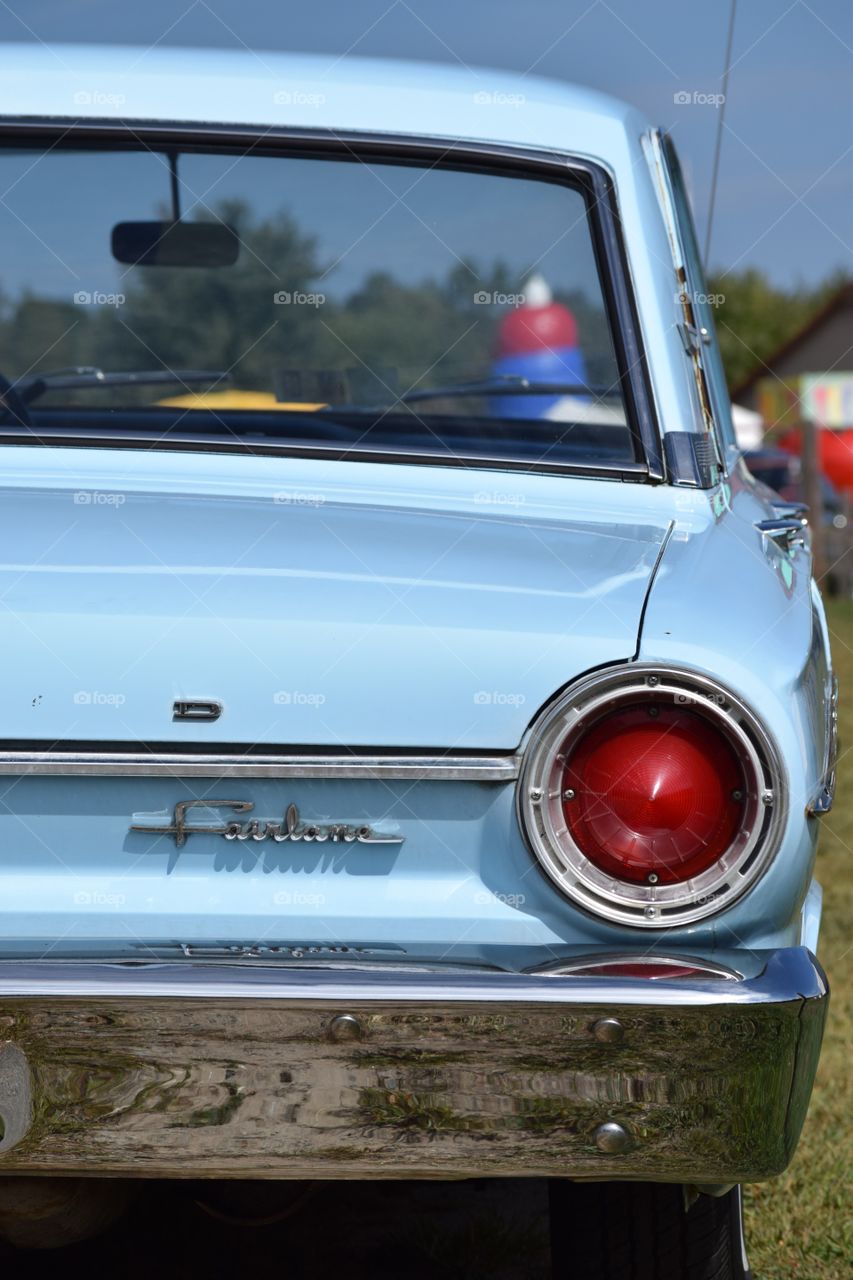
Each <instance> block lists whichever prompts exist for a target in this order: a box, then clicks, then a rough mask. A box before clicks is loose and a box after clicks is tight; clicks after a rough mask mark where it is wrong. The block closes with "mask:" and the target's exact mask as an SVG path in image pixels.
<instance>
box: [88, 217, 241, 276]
mask: <svg viewBox="0 0 853 1280" xmlns="http://www.w3.org/2000/svg"><path fill="white" fill-rule="evenodd" d="M112 251H113V257H114V258H116V259H117V260H118V261H119V262H124V263H127V264H128V265H129V266H133V267H231V266H233V265H234V263H235V262H236V261H237V257H238V254H239V252H240V241H239V238H238V236H237V233H236V231H235V230H234V228H233V227H228V226H226V225H225V224H224V223H222V222H180V221H175V222H118V223H116V225H115V226H114V227H113V232H112Z"/></svg>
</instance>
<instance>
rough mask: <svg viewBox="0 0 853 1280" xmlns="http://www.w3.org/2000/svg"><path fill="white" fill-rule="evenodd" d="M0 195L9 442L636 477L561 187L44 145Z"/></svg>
mask: <svg viewBox="0 0 853 1280" xmlns="http://www.w3.org/2000/svg"><path fill="white" fill-rule="evenodd" d="M0 190H2V191H3V192H5V193H6V194H5V196H4V198H3V200H2V201H0V233H2V240H0V243H2V246H3V247H2V267H0V346H2V356H0V374H2V375H3V378H4V379H5V380H6V383H7V384H8V383H11V384H12V394H11V395H8V394H7V395H6V397H5V404H6V408H5V410H4V418H3V419H2V420H0V421H2V423H3V425H8V422H9V419H10V417H11V418H13V419H15V420H16V421H18V422H19V423H21V424H24V423H25V422H26V424H27V425H31V426H32V427H34V428H37V427H39V426H40V425H45V424H47V425H51V426H52V427H63V426H67V427H68V428H69V429H77V428H79V426H80V424H81V422H85V424H86V425H87V427H90V428H91V427H93V426H96V427H98V428H101V429H103V430H104V431H105V433H108V432H109V431H110V430H111V429H113V428H119V427H121V426H122V425H132V426H133V427H134V428H135V429H136V430H137V431H139V430H144V429H146V428H147V427H148V426H150V429H151V430H152V431H155V432H157V433H158V435H159V436H160V437H162V439H163V440H164V441H167V440H168V436H169V433H170V432H171V431H177V430H181V431H183V432H187V431H195V432H199V433H203V434H212V435H213V436H216V435H217V433H218V434H220V435H222V434H227V435H228V436H229V437H231V436H234V435H240V434H241V433H244V434H245V433H246V432H249V433H254V434H255V435H258V434H260V435H264V436H268V437H275V438H276V439H279V440H281V441H284V442H285V443H286V442H287V441H288V440H290V441H293V442H303V443H304V442H309V443H313V444H323V443H325V442H330V441H332V442H338V443H339V444H340V443H343V444H345V445H347V447H352V448H354V449H360V448H365V447H369V448H371V449H374V450H375V449H379V450H383V449H384V450H391V451H393V450H394V449H395V448H398V449H405V450H410V451H411V450H414V451H418V450H421V451H425V452H427V453H430V454H441V453H447V454H450V455H453V456H454V457H455V456H458V457H460V458H464V457H466V456H471V457H475V458H476V457H487V458H498V459H501V458H517V459H522V460H526V461H528V462H530V463H532V464H534V465H535V464H536V463H537V462H541V461H547V462H561V461H567V462H570V463H571V462H578V463H583V462H584V461H590V462H593V463H603V464H614V465H618V464H619V463H620V462H623V461H624V462H631V461H633V460H635V459H636V458H637V457H638V453H637V447H636V445H635V443H634V439H633V437H632V433H631V432H630V430H629V429H628V426H627V425H626V417H625V411H624V407H623V403H622V398H621V394H620V377H619V370H618V367H617V361H616V357H615V355H614V346H613V341H612V336H611V330H610V326H609V320H608V315H607V310H606V307H605V302H604V296H603V291H602V284H601V280H600V276H599V269H598V265H597V257H596V253H595V250H594V246H593V236H592V230H591V225H590V212H589V209H588V197H587V196H586V195H585V194H584V192H583V191H582V190H581V189H580V188H576V187H574V186H571V185H568V184H567V183H566V182H562V181H561V182H559V183H558V182H555V181H549V180H545V179H541V180H540V179H533V178H530V177H527V176H516V175H514V174H509V173H496V172H484V171H469V170H463V169H451V168H446V167H441V166H436V165H434V164H429V165H427V164H424V165H423V166H422V167H417V166H416V165H411V164H405V165H403V164H395V163H384V162H373V161H371V162H369V163H368V162H366V161H364V160H357V159H355V158H354V157H353V156H351V155H349V154H348V153H342V155H341V157H340V158H334V159H333V158H328V157H326V158H317V157H311V158H309V157H306V156H304V155H300V156H296V155H291V156H281V155H275V156H272V155H266V154H264V155H258V154H233V153H227V154H216V153H212V152H207V151H206V152H201V151H188V152H185V153H181V154H177V153H175V152H167V151H161V152H158V151H154V150H152V149H150V148H147V149H138V150H130V149H121V150H120V149H116V150H105V149H102V148H99V149H92V150H88V151H83V150H79V149H74V150H71V149H66V148H64V147H58V146H57V147H54V148H52V149H47V150H45V151H43V152H36V151H33V150H21V149H14V148H12V149H7V150H5V151H3V152H0Z"/></svg>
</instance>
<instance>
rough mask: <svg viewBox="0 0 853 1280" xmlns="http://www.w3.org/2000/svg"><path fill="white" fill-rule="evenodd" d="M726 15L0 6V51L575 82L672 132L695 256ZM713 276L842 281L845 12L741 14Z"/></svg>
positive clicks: (178, 2) (516, 6)
mask: <svg viewBox="0 0 853 1280" xmlns="http://www.w3.org/2000/svg"><path fill="white" fill-rule="evenodd" d="M728 10H729V4H728V0H714V3H710V4H709V3H706V4H704V5H700V4H689V3H688V4H685V3H684V0H645V3H637V0H313V2H312V3H304V0H300V3H294V2H293V0H210V3H208V2H207V0H145V3H144V4H138V5H137V4H134V5H132V6H131V5H130V4H128V3H127V2H126V0H0V40H16V41H17V40H43V41H47V42H50V41H69V40H73V41H96V42H99V43H104V42H106V43H109V42H115V43H126V44H134V45H140V46H142V47H145V46H150V45H152V44H155V43H156V44H163V45H216V46H220V47H222V46H225V47H229V46H231V47H235V48H241V47H246V46H248V47H250V48H255V49H259V50H262V49H286V50H300V51H311V52H328V53H330V54H334V55H341V54H353V55H357V54H362V55H370V56H374V57H377V56H378V57H395V56H396V57H406V58H417V59H423V60H435V61H444V62H451V63H453V62H456V63H459V62H461V63H465V64H468V65H472V66H473V65H487V66H495V67H506V68H510V69H512V70H514V71H522V72H529V73H531V74H539V75H547V76H552V77H555V78H558V79H565V80H574V81H578V82H581V83H583V84H588V85H592V86H594V87H596V88H599V89H603V90H604V91H606V92H609V93H614V94H617V95H618V96H620V97H623V98H627V99H629V100H630V101H632V102H634V103H635V104H636V105H637V106H638V107H640V108H641V109H642V110H643V111H644V112H645V113H646V114H647V115H648V116H650V117H651V118H652V119H653V120H654V121H656V122H657V123H659V124H662V125H664V126H666V127H667V128H669V129H670V130H671V131H672V133H673V136H674V137H675V139H676V142H677V144H678V146H679V149H680V151H681V154H682V159H683V162H684V166H685V169H686V171H687V174H688V180H689V182H690V185H691V188H692V192H693V197H694V204H695V208H696V214H697V221H698V224H699V232H700V237H701V238H702V240H703V241H704V235H705V223H706V218H707V208H708V191H709V183H710V174H711V165H712V157H713V145H714V137H715V131H716V128H717V124H718V107H716V106H715V105H713V104H712V103H709V102H707V101H702V100H701V99H702V98H703V97H704V96H706V95H715V94H717V93H719V89H720V75H721V71H722V67H723V61H724V52H725V37H726V27H727V21H728ZM678 93H682V94H683V93H686V94H688V95H689V96H690V98H691V101H690V102H689V103H687V104H679V103H678V102H676V101H675V95H676V94H678ZM694 95H698V97H699V99H700V100H699V101H694V100H693V97H694ZM711 262H712V264H713V265H714V266H716V267H717V268H720V269H723V270H740V269H743V268H744V267H747V266H757V267H760V268H762V269H763V270H764V271H766V272H767V274H768V275H770V276H771V277H772V279H774V280H775V281H777V282H778V283H780V284H785V285H793V284H798V283H815V282H816V281H818V280H819V279H821V278H822V277H824V276H825V275H827V274H829V273H830V272H831V271H834V270H838V269H839V268H844V269H846V270H847V271H848V272H853V3H851V0H808V2H807V0H739V4H738V13H737V23H736V28H735V41H734V51H733V56H732V63H731V74H730V81H729V92H728V103H727V108H726V117H725V128H724V133H723V152H722V164H721V172H720V184H719V191H718V197H717V211H716V217H715V222H714V233H713V244H712V251H711Z"/></svg>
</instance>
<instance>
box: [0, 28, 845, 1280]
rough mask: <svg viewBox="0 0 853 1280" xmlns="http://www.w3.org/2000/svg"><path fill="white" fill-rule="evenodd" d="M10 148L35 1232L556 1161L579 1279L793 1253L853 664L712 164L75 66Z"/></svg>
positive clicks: (430, 108) (15, 1037) (2, 428)
mask: <svg viewBox="0 0 853 1280" xmlns="http://www.w3.org/2000/svg"><path fill="white" fill-rule="evenodd" d="M0 129H2V151H1V152H0V190H2V192H3V193H4V194H3V198H2V202H0V244H2V255H1V256H0V264H2V265H0V301H2V310H1V311H0V337H2V343H0V349H2V356H0V372H2V375H3V376H2V382H1V383H0V386H1V387H2V398H1V399H0V445H2V455H0V456H2V476H0V488H2V493H0V499H1V500H2V505H0V522H2V524H0V527H2V533H3V539H2V545H3V556H2V564H0V607H2V617H0V654H2V666H0V690H2V697H0V706H2V727H0V734H2V741H0V774H2V779H0V891H1V892H0V957H2V958H0V1027H2V1045H0V1168H2V1172H3V1174H4V1175H5V1176H4V1177H3V1178H2V1179H0V1209H2V1206H3V1205H4V1203H7V1202H8V1200H9V1197H10V1196H11V1197H12V1198H13V1199H14V1195H15V1194H18V1193H19V1192H20V1188H21V1186H26V1188H27V1195H28V1196H35V1197H38V1195H39V1189H40V1188H43V1189H44V1190H45V1191H46V1192H49V1194H50V1196H53V1197H54V1198H56V1197H58V1198H59V1200H61V1194H60V1193H61V1190H62V1188H63V1187H71V1186H74V1187H75V1188H76V1192H77V1193H79V1190H80V1187H81V1186H83V1185H85V1187H86V1188H87V1189H89V1190H90V1191H91V1195H90V1197H89V1199H88V1201H87V1200H86V1199H85V1198H80V1199H78V1200H77V1201H76V1202H75V1203H76V1204H77V1205H78V1208H77V1209H76V1210H75V1215H76V1221H77V1228H78V1229H79V1234H80V1235H82V1234H84V1232H85V1230H86V1229H87V1227H88V1225H90V1223H89V1220H90V1217H91V1218H93V1219H94V1218H98V1216H99V1214H100V1216H101V1217H103V1212H102V1210H103V1205H104V1203H105V1202H104V1200H103V1197H104V1196H105V1195H107V1192H106V1190H105V1187H107V1186H110V1187H114V1186H116V1185H119V1183H118V1182H117V1181H116V1180H121V1179H129V1178H138V1177H141V1176H144V1177H148V1178H155V1177H156V1178H160V1177H163V1178H171V1177H189V1176H194V1177H203V1178H229V1179H239V1178H266V1179H291V1180H294V1179H295V1180H301V1179H357V1178H386V1179H387V1178H406V1179H410V1178H433V1179H436V1178H474V1177H491V1176H495V1177H502V1176H520V1175H523V1176H530V1177H537V1178H549V1179H551V1180H552V1182H551V1196H552V1219H553V1268H554V1275H555V1276H560V1277H562V1276H566V1277H568V1276H569V1275H571V1276H573V1277H587V1276H589V1277H591V1276H596V1277H611V1278H615V1277H625V1278H628V1277H635V1278H637V1280H639V1277H641V1276H642V1277H648V1278H652V1277H653V1278H654V1280H675V1278H685V1277H686V1278H687V1280H699V1278H700V1277H706V1276H710V1275H711V1274H712V1270H710V1269H709V1268H711V1266H712V1263H713V1265H714V1266H716V1267H718V1269H717V1270H713V1275H714V1276H716V1277H720V1278H722V1277H744V1276H746V1275H747V1274H748V1271H747V1263H746V1259H745V1253H744V1249H743V1240H742V1229H741V1210H740V1190H739V1187H740V1184H741V1183H743V1182H745V1181H754V1180H759V1179H762V1178H768V1177H772V1176H773V1175H775V1174H778V1173H779V1172H780V1171H781V1170H783V1169H784V1168H785V1167H786V1165H787V1164H788V1162H789V1161H790V1159H791V1157H792V1155H793V1152H794V1149H795V1147H796V1144H797V1139H798V1135H799V1132H800V1127H801V1125H802V1122H803V1118H804V1115H805V1112H806V1107H807V1104H808V1099H809V1094H810V1091H811V1087H812V1081H813V1078H814V1073H815V1067H816V1062H817V1057H818V1052H819V1046H820V1039H821V1032H822V1028H823V1022H824V1018H825V1013H826V1005H827V985H826V980H825V977H824V975H823V973H822V971H821V969H820V966H819V964H818V963H817V961H816V959H815V956H814V952H815V951H816V948H817V937H818V927H819V921H820V888H819V886H818V884H817V883H816V881H815V880H814V878H813V864H814V854H815V845H816V842H817V835H818V826H819V814H820V813H822V812H824V811H826V810H827V809H828V808H829V806H830V804H831V801H832V792H833V784H834V753H835V695H834V690H833V674H832V667H831V661H830V654H829V646H828V640H827V629H826V622H825V618H824V613H823V608H822V605H821V600H820V596H819V594H818V591H817V588H816V586H815V583H814V581H813V579H812V575H811V560H810V552H809V545H808V529H807V527H806V525H805V515H804V511H803V509H802V508H799V507H796V506H792V505H790V504H789V505H788V506H785V507H782V506H780V505H779V504H778V503H774V502H773V501H772V494H770V491H769V490H767V489H765V488H763V487H762V486H760V485H757V484H756V482H755V481H754V480H752V478H751V477H750V476H749V474H748V473H747V471H746V469H745V468H744V466H743V464H742V462H741V461H740V460H739V457H738V452H737V449H736V446H735V440H734V435H733V431H732V426H731V419H730V406H729V401H728V397H727V393H726V387H725V382H724V378H723V371H722V367H721V364H720V357H719V352H718V349H717V344H716V339H715V337H714V326H713V319H712V314H711V313H712V310H713V304H714V301H715V299H713V298H711V297H709V295H708V294H707V292H706V287H705V284H704V283H703V278H702V272H701V267H700V263H699V257H698V254H697V251H696V244H695V238H694V233H693V228H692V223H691V216H690V212H689V206H688V199H687V196H686V194H685V188H684V183H683V179H682V176H681V173H680V170H679V166H678V162H677V159H676V156H675V153H674V151H673V148H672V145H671V143H670V142H669V141H668V139H667V138H666V137H665V136H663V135H662V134H661V133H660V132H658V131H656V130H655V129H653V128H651V127H650V126H649V125H648V124H647V123H646V122H645V121H644V120H643V119H642V118H640V116H638V115H637V114H636V113H635V112H634V111H633V110H632V109H631V108H629V107H627V106H624V105H622V104H621V103H619V102H615V101H612V100H610V99H608V98H604V97H601V96H599V95H598V94H596V93H593V92H590V91H588V90H585V89H574V88H571V87H569V86H565V85H559V84H551V83H547V82H542V81H538V80H535V79H532V78H529V77H522V78H511V77H508V76H507V75H506V74H505V73H498V72H487V71H482V70H480V71H472V72H467V71H463V70H450V69H446V68H442V67H437V66H414V65H412V66H409V65H405V64H396V63H391V62H361V61H357V60H349V59H347V60H344V61H338V62H335V63H330V62H329V61H328V60H326V59H323V58H301V57H300V58H297V57H284V56H279V55H266V54H265V55H264V56H263V58H261V57H260V56H255V55H252V54H249V53H246V54H239V55H238V54H219V53H213V52H206V53H194V52H191V51H186V50H177V49H174V50H169V51H164V50H154V51H150V52H147V53H144V54H142V53H141V51H140V50H136V49H134V50H130V49H105V48H100V49H85V48H73V47H69V46H58V47H57V49H56V50H54V51H49V50H44V49H42V48H37V47H24V46H21V47H19V48H15V47H8V46H7V47H6V48H5V49H4V50H3V51H2V54H0ZM33 1174H39V1175H42V1177H43V1179H44V1180H43V1181H41V1182H40V1181H38V1180H34V1179H32V1177H31V1176H30V1175H33ZM11 1175H22V1176H21V1177H17V1176H11ZM24 1175H25V1176H24ZM69 1175H77V1176H78V1177H79V1178H80V1182H79V1184H78V1183H74V1182H73V1181H72V1180H71V1179H70V1178H69ZM93 1175H96V1176H95V1177H94V1178H93ZM62 1178H66V1179H68V1181H67V1182H64V1183H63V1182H62V1181H61V1179H62ZM101 1179H109V1180H110V1182H109V1183H105V1182H103V1181H100V1180H101ZM57 1188H59V1191H58V1190H57ZM4 1197H6V1200H4ZM28 1203H29V1201H28ZM87 1203H89V1205H90V1208H91V1214H89V1213H88V1211H87V1210H86V1209H85V1207H80V1206H85V1205H86V1204H87ZM41 1212H42V1219H41V1222H42V1225H41V1226H40V1233H41V1239H40V1243H46V1242H49V1227H48V1225H45V1224H48V1223H49V1221H50V1219H49V1214H48V1211H47V1209H46V1208H45V1207H44V1206H43V1207H42V1210H41ZM9 1218H10V1214H9V1213H8V1212H6V1213H5V1217H4V1221H8V1220H9ZM66 1226H67V1223H66ZM24 1234H25V1233H24ZM655 1235H657V1236H658V1238H659V1239H661V1240H666V1241H667V1247H666V1249H664V1248H661V1249H660V1250H654V1251H653V1252H654V1256H652V1253H651V1252H649V1250H648V1249H646V1248H645V1247H641V1246H642V1242H643V1241H648V1240H649V1239H653V1238H654V1236H655ZM65 1238H67V1236H63V1239H65ZM580 1241H582V1244H581V1243H580ZM658 1254H659V1255H660V1256H658ZM627 1258H633V1259H634V1261H633V1262H629V1261H622V1259H627Z"/></svg>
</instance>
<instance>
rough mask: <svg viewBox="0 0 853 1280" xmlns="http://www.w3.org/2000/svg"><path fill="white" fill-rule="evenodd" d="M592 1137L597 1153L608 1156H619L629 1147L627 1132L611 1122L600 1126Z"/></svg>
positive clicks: (629, 1141) (629, 1138) (629, 1136)
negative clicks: (603, 1153)
mask: <svg viewBox="0 0 853 1280" xmlns="http://www.w3.org/2000/svg"><path fill="white" fill-rule="evenodd" d="M592 1136H593V1138H594V1140H595V1145H596V1146H597V1147H598V1149H599V1151H603V1152H605V1154H606V1155H609V1156H621V1155H622V1153H623V1152H625V1151H627V1150H628V1148H629V1147H630V1145H631V1135H630V1134H629V1133H628V1130H627V1129H624V1128H623V1127H622V1125H621V1124H616V1123H615V1122H614V1121H613V1120H608V1121H607V1123H606V1124H600V1125H599V1126H598V1128H597V1129H596V1131H595V1133H594V1134H593V1135H592Z"/></svg>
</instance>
